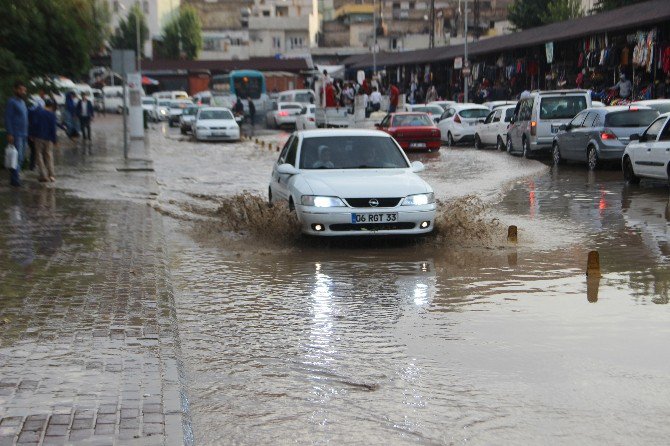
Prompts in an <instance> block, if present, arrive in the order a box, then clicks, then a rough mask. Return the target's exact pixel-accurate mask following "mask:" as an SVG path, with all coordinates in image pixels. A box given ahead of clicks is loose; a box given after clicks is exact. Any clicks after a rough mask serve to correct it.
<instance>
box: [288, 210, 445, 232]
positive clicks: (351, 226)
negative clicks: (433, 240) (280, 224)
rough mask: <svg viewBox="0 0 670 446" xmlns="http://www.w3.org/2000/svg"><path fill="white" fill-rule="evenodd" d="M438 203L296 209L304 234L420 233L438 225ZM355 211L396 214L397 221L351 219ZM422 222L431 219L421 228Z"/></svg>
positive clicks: (356, 212) (429, 230) (431, 229)
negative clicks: (322, 228)
mask: <svg viewBox="0 0 670 446" xmlns="http://www.w3.org/2000/svg"><path fill="white" fill-rule="evenodd" d="M436 209H437V207H436V205H435V204H434V203H432V204H427V205H423V206H396V207H393V208H350V207H337V208H316V207H312V206H301V205H299V206H296V213H297V215H298V220H299V221H300V226H301V230H302V232H303V234H309V235H315V236H320V237H341V236H378V235H386V236H392V235H421V234H428V233H430V232H432V231H433V229H434V226H435V214H436ZM352 214H397V220H396V221H394V222H382V223H352ZM422 222H428V223H429V224H428V226H427V227H426V228H421V227H420V225H421V223H422ZM313 225H323V227H324V230H323V231H317V230H315V229H314V227H313Z"/></svg>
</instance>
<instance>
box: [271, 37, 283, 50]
mask: <svg viewBox="0 0 670 446" xmlns="http://www.w3.org/2000/svg"><path fill="white" fill-rule="evenodd" d="M272 48H276V49H281V39H280V38H279V37H273V38H272Z"/></svg>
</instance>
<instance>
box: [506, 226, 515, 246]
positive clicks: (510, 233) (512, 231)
mask: <svg viewBox="0 0 670 446" xmlns="http://www.w3.org/2000/svg"><path fill="white" fill-rule="evenodd" d="M507 241H508V242H510V243H516V242H517V228H516V226H514V225H511V226H510V227H509V228H507Z"/></svg>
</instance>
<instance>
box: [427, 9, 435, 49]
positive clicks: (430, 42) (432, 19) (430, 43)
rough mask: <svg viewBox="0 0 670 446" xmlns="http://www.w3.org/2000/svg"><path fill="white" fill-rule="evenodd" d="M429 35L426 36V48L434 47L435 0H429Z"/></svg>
mask: <svg viewBox="0 0 670 446" xmlns="http://www.w3.org/2000/svg"><path fill="white" fill-rule="evenodd" d="M429 17H430V18H429V20H430V28H429V29H430V35H429V36H428V39H429V40H428V48H435V0H430V16H429Z"/></svg>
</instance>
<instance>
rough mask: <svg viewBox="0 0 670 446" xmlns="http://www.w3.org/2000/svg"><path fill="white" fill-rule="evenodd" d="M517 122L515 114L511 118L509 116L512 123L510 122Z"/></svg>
mask: <svg viewBox="0 0 670 446" xmlns="http://www.w3.org/2000/svg"><path fill="white" fill-rule="evenodd" d="M515 122H516V118H515V117H514V116H512V117H511V118H509V123H510V124H514V123H515Z"/></svg>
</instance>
